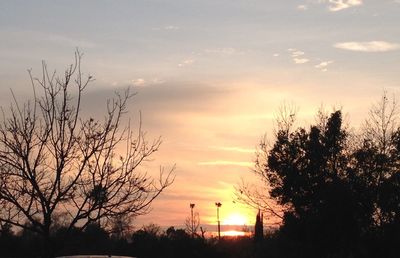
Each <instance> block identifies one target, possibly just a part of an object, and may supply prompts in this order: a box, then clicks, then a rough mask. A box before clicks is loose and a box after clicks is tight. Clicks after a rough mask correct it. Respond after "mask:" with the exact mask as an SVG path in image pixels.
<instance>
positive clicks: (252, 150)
mask: <svg viewBox="0 0 400 258" xmlns="http://www.w3.org/2000/svg"><path fill="white" fill-rule="evenodd" d="M211 148H212V149H215V150H221V151H231V152H232V151H233V152H241V153H255V152H256V150H255V149H247V148H241V147H223V146H212V147H211Z"/></svg>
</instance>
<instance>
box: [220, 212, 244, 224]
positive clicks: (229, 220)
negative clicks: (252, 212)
mask: <svg viewBox="0 0 400 258" xmlns="http://www.w3.org/2000/svg"><path fill="white" fill-rule="evenodd" d="M222 224H224V225H241V226H243V225H247V224H248V219H247V218H246V217H245V216H243V215H241V214H239V213H232V214H230V215H228V217H226V218H225V219H224V220H223V221H222Z"/></svg>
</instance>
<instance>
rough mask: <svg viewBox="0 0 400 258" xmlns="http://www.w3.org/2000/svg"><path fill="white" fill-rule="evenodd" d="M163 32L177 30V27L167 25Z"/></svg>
mask: <svg viewBox="0 0 400 258" xmlns="http://www.w3.org/2000/svg"><path fill="white" fill-rule="evenodd" d="M164 29H165V30H179V27H178V26H174V25H168V26H165V27H164Z"/></svg>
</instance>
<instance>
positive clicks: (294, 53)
mask: <svg viewBox="0 0 400 258" xmlns="http://www.w3.org/2000/svg"><path fill="white" fill-rule="evenodd" d="M304 54H305V53H304V52H303V51H294V52H292V57H299V56H304Z"/></svg>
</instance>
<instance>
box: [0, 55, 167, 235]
mask: <svg viewBox="0 0 400 258" xmlns="http://www.w3.org/2000/svg"><path fill="white" fill-rule="evenodd" d="M81 58H82V55H81V54H80V53H79V52H78V51H77V52H76V53H75V62H74V64H72V65H71V66H69V67H68V69H67V70H66V71H65V73H64V75H63V76H62V77H58V76H57V74H56V73H55V72H54V73H50V72H49V71H48V68H47V66H46V64H45V63H44V62H43V64H42V68H43V71H42V77H41V78H40V79H37V78H34V77H33V76H32V74H31V71H29V75H30V78H31V83H32V87H33V94H34V96H33V100H32V101H30V102H27V103H24V104H22V103H19V102H18V101H17V100H16V98H15V96H14V94H13V97H14V102H13V104H11V107H10V109H9V111H8V112H5V111H4V110H3V119H2V121H1V124H0V222H1V223H9V224H11V225H13V226H15V227H19V228H22V229H26V230H30V231H33V232H36V233H38V234H40V235H42V236H44V238H45V239H49V238H50V228H51V227H52V224H53V223H54V220H53V215H54V214H56V213H65V214H67V217H68V226H67V228H68V230H71V229H72V228H74V227H77V228H80V229H83V228H85V227H86V226H87V225H88V224H90V223H93V222H97V223H100V222H101V221H104V222H105V221H107V220H109V219H112V218H116V217H119V216H123V215H130V216H136V215H140V214H144V213H146V212H148V211H149V207H150V204H151V203H152V201H153V200H154V199H155V198H156V197H157V196H158V195H159V194H160V193H161V192H162V191H163V190H164V189H165V188H166V187H168V186H169V185H171V184H172V182H173V179H174V178H173V176H172V174H171V172H172V170H173V168H172V169H171V170H168V171H164V169H163V168H160V174H159V177H158V178H152V177H150V176H149V175H147V174H146V173H143V172H140V171H139V169H140V165H141V164H143V163H144V162H146V161H149V157H150V156H151V155H152V154H153V153H154V152H156V151H157V150H158V148H159V146H160V144H161V140H160V139H159V138H158V139H155V140H153V141H147V140H146V139H145V132H143V130H142V128H141V126H140V125H139V127H138V128H137V129H136V130H133V129H132V128H131V126H130V125H129V123H128V125H127V126H125V125H124V124H123V120H122V118H123V117H124V115H125V114H126V113H127V103H128V100H129V99H130V98H131V97H132V96H133V94H131V93H130V91H129V89H128V90H126V91H125V92H123V93H116V95H115V97H114V98H113V99H111V100H108V101H107V105H106V107H107V111H106V114H105V116H104V119H103V120H96V119H94V118H85V117H83V115H82V114H81V104H82V101H83V100H82V98H83V93H84V91H85V89H86V87H87V86H88V85H89V84H90V83H91V82H92V81H93V78H92V76H87V77H85V78H84V76H83V73H82V72H81ZM140 124H141V122H140ZM120 151H121V152H120Z"/></svg>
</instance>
